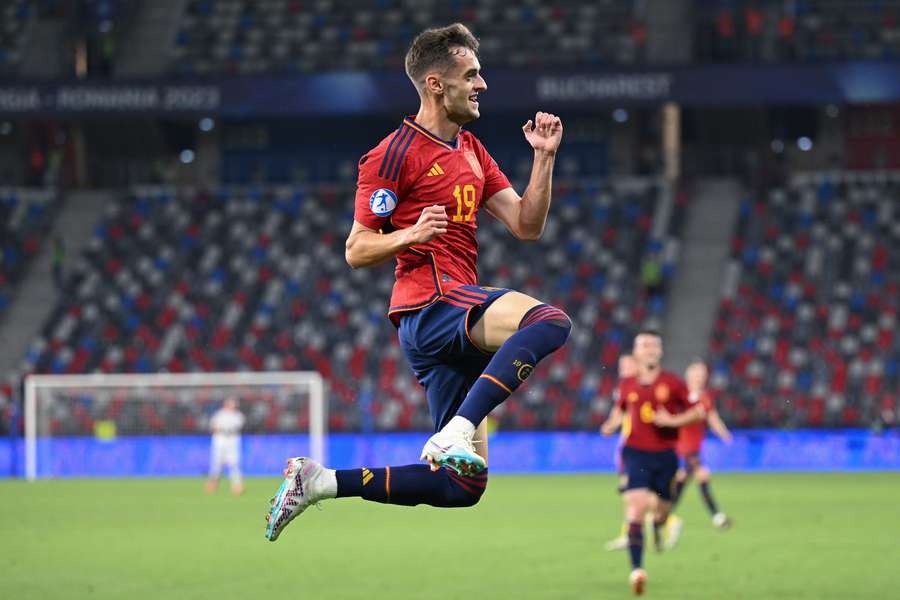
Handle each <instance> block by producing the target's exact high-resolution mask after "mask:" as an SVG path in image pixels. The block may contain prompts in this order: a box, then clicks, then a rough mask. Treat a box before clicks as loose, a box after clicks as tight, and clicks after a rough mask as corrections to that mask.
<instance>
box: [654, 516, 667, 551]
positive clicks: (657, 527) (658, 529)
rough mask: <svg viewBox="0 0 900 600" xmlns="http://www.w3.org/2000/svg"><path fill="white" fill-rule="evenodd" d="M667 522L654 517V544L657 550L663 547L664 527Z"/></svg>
mask: <svg viewBox="0 0 900 600" xmlns="http://www.w3.org/2000/svg"><path fill="white" fill-rule="evenodd" d="M665 524H666V522H665V521H662V522H659V521H657V520H656V518H654V519H653V545H654V546H656V549H657V550H659V549H660V548H662V528H663V525H665Z"/></svg>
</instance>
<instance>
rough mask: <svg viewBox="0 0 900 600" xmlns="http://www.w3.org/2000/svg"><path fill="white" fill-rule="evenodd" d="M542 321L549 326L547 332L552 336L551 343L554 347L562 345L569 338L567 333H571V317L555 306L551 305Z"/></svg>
mask: <svg viewBox="0 0 900 600" xmlns="http://www.w3.org/2000/svg"><path fill="white" fill-rule="evenodd" d="M543 322H544V323H546V324H547V325H549V326H550V327H548V332H549V335H551V336H552V337H553V345H554V346H555V347H556V348H560V347H562V345H563V344H565V343H566V340H568V339H569V334H570V333H572V319H570V318H569V315H567V314H566V313H564V312H563V311H562V310H560V309H558V308H556V307H555V306H551V307H549V313H548V314H547V316H546V317H545V318H544V319H543Z"/></svg>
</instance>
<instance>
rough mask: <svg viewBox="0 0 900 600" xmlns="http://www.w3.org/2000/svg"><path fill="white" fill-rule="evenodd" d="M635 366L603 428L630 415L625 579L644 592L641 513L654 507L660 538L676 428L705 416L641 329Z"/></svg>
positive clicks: (657, 343) (674, 466) (654, 336)
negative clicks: (628, 565) (627, 567)
mask: <svg viewBox="0 0 900 600" xmlns="http://www.w3.org/2000/svg"><path fill="white" fill-rule="evenodd" d="M632 355H633V356H634V359H635V361H637V365H638V371H637V375H636V376H634V377H629V378H626V379H623V380H622V381H621V382H620V383H619V398H618V400H617V402H616V406H615V408H613V410H612V412H611V413H610V416H609V418H608V419H607V420H606V422H605V423H603V426H602V428H601V432H602V433H603V434H604V435H612V434H613V433H615V432H616V430H618V429H619V427H620V426H621V425H622V423H623V421H624V420H625V417H626V416H627V417H628V422H629V424H630V427H629V429H628V433H627V437H626V438H625V447H624V448H623V450H622V459H623V461H624V463H625V471H626V474H627V475H628V483H627V484H626V486H625V494H624V499H625V519H626V520H627V521H628V551H629V557H630V559H631V574H630V576H629V583H630V585H631V589H632V591H633V592H634V593H635V594H643V593H644V587H645V585H646V582H647V573H646V572H645V571H644V569H643V568H642V562H643V554H644V516H645V515H646V514H647V512H648V511H653V513H654V514H653V528H654V537H655V538H656V539H657V547H659V541H658V540H659V538H660V536H661V530H662V527H663V525H664V524H665V522H666V520H667V518H668V516H669V512H670V508H671V501H672V492H673V487H674V484H675V474H676V472H677V471H678V457H677V455H676V454H675V445H676V444H677V442H678V428H679V427H683V426H685V425H688V424H690V423H693V422H695V421H699V420H701V419H703V416H704V413H703V407H702V406H698V405H694V406H692V405H691V404H690V402H689V400H688V389H687V386H685V384H684V382H682V381H681V379H680V378H679V377H678V376H677V375H674V374H672V373H670V372H668V371H664V370H663V369H662V363H661V361H662V355H663V349H662V338H661V337H660V335H659V333H658V332H656V331H653V330H642V331H640V332H639V333H638V334H637V335H636V336H635V338H634V348H633V351H632Z"/></svg>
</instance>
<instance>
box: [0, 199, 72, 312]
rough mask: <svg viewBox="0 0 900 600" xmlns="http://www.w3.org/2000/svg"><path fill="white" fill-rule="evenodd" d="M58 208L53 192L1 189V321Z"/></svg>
mask: <svg viewBox="0 0 900 600" xmlns="http://www.w3.org/2000/svg"><path fill="white" fill-rule="evenodd" d="M57 208H58V206H57V196H56V193H55V192H54V191H53V190H50V189H36V188H0V319H2V318H3V313H4V311H5V309H6V307H7V306H8V305H9V302H10V300H11V298H12V294H13V288H14V286H15V284H16V283H17V282H18V281H19V280H20V279H21V277H22V275H23V274H24V272H25V269H26V268H27V267H28V263H29V261H31V259H32V258H34V256H35V255H36V254H37V253H38V250H39V249H40V246H41V243H42V241H43V239H44V237H45V236H46V234H47V232H48V231H49V229H50V226H51V225H52V223H53V216H54V214H55V212H56V209H57Z"/></svg>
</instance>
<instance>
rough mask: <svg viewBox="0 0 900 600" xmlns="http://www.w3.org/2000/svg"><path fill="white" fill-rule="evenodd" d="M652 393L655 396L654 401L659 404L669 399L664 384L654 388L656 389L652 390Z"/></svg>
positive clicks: (667, 389)
mask: <svg viewBox="0 0 900 600" xmlns="http://www.w3.org/2000/svg"><path fill="white" fill-rule="evenodd" d="M653 393H654V394H656V399H657V400H658V401H660V402H665V401H667V400H668V399H669V386H667V385H666V384H664V383H661V384H659V385H658V386H656V389H655V390H653Z"/></svg>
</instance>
